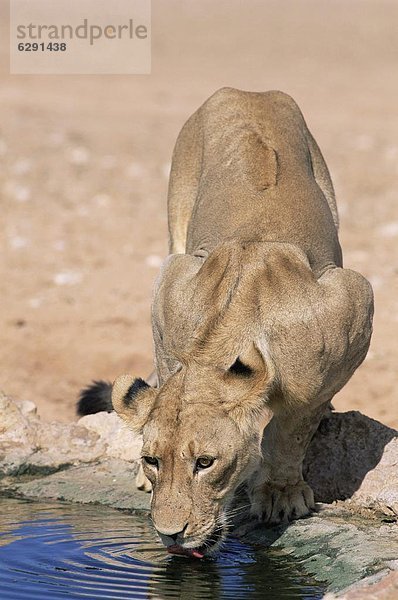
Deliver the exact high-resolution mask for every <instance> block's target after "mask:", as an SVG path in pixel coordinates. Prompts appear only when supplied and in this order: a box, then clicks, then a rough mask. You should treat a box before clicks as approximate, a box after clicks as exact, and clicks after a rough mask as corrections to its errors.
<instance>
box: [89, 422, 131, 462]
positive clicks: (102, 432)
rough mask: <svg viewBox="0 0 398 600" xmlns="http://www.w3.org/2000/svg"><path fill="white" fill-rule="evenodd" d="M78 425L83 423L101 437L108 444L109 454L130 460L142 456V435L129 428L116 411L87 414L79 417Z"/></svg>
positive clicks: (107, 451)
mask: <svg viewBox="0 0 398 600" xmlns="http://www.w3.org/2000/svg"><path fill="white" fill-rule="evenodd" d="M78 425H82V426H83V427H85V428H87V429H88V430H90V431H93V432H95V433H97V434H98V435H99V436H100V437H101V440H102V441H103V443H104V444H105V445H106V450H105V453H106V455H107V456H109V457H111V458H119V459H121V460H126V461H128V462H131V461H134V460H138V459H139V458H140V453H141V446H142V437H141V436H138V435H136V434H134V433H133V432H132V431H131V430H130V429H128V428H127V426H126V425H125V424H124V422H123V421H122V420H121V419H120V417H118V415H117V414H116V413H114V412H113V413H106V412H100V413H97V414H95V415H86V416H85V417H82V418H81V419H79V421H78Z"/></svg>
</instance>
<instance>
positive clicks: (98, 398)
mask: <svg viewBox="0 0 398 600" xmlns="http://www.w3.org/2000/svg"><path fill="white" fill-rule="evenodd" d="M76 410H77V414H78V415H81V416H83V415H93V414H94V413H97V412H101V411H104V410H106V411H107V412H112V411H113V406H112V384H111V383H109V381H93V383H92V384H91V385H89V386H87V387H86V388H84V390H82V391H81V392H80V396H79V400H78V402H77V406H76Z"/></svg>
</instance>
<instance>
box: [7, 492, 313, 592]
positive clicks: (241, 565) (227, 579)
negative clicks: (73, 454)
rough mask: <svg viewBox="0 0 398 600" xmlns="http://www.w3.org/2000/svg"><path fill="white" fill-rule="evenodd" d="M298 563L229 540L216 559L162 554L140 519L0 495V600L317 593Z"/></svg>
mask: <svg viewBox="0 0 398 600" xmlns="http://www.w3.org/2000/svg"><path fill="white" fill-rule="evenodd" d="M323 591H324V588H323V586H321V585H319V584H316V583H314V582H313V581H312V580H311V579H310V578H309V577H308V576H305V575H304V574H303V573H302V572H301V571H300V569H299V566H298V565H297V563H296V562H295V561H293V560H291V559H290V558H287V557H283V556H280V555H278V554H277V553H275V552H274V551H271V550H258V549H257V550H255V549H254V548H252V547H250V546H246V545H244V544H242V543H240V542H238V541H237V540H229V541H228V542H227V545H226V547H225V550H224V551H223V552H222V553H221V555H220V556H219V557H218V558H217V559H216V560H214V559H213V560H197V559H190V558H185V557H177V556H169V555H167V553H166V552H165V550H164V548H163V546H162V545H161V544H160V542H159V541H158V539H157V536H156V534H155V533H154V531H153V529H152V528H151V525H150V522H149V520H148V519H147V518H145V517H139V516H136V515H128V514H125V513H120V512H117V511H114V510H111V509H107V508H104V507H99V506H69V505H63V504H37V503H30V502H26V501H19V500H0V597H1V598H2V600H3V599H4V600H27V599H29V600H36V599H37V600H38V599H40V600H43V599H46V600H58V599H60V598H66V597H67V598H80V599H85V598H96V599H101V598H112V599H121V600H128V599H131V598H137V599H138V598H148V599H159V600H161V599H170V598H179V599H181V600H188V599H189V600H202V599H203V600H204V599H206V600H209V599H213V598H214V599H218V598H225V599H229V598H234V599H236V598H239V599H242V600H243V599H248V600H249V599H250V600H251V599H260V598H261V599H267V598H268V599H270V600H278V599H282V598H284V599H289V600H295V599H306V600H310V599H311V600H315V599H317V598H322V596H323Z"/></svg>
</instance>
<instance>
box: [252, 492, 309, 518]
mask: <svg viewBox="0 0 398 600" xmlns="http://www.w3.org/2000/svg"><path fill="white" fill-rule="evenodd" d="M251 500H252V506H251V509H250V513H251V515H252V516H254V517H256V518H257V519H258V520H259V521H260V522H262V523H269V524H270V525H278V524H280V523H287V522H288V521H292V520H293V519H299V518H301V517H304V516H305V515H308V514H310V513H311V511H312V510H313V509H314V508H315V502H314V494H313V492H312V489H311V488H310V486H309V485H308V484H307V483H305V481H301V482H299V483H297V484H295V485H286V486H283V487H282V486H277V485H272V484H271V483H263V484H262V485H260V486H258V487H257V488H255V489H254V490H253V491H252V493H251Z"/></svg>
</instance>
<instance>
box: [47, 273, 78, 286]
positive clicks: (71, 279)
mask: <svg viewBox="0 0 398 600" xmlns="http://www.w3.org/2000/svg"><path fill="white" fill-rule="evenodd" d="M82 279H83V275H82V273H80V272H79V271H61V272H60V273H57V274H56V275H54V277H53V281H54V283H55V284H57V285H76V284H77V283H80V282H81V281H82Z"/></svg>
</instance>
